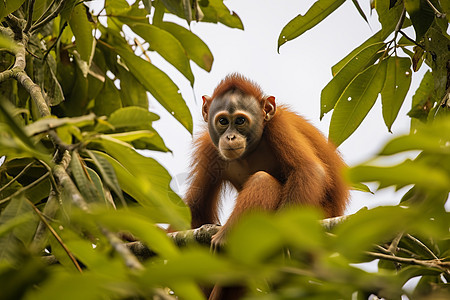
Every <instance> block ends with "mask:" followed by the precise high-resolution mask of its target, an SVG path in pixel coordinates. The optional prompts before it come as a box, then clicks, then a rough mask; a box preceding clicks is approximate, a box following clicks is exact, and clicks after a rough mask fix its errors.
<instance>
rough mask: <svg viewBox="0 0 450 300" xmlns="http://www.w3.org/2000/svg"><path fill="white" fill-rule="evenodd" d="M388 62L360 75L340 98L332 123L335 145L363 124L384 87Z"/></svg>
mask: <svg viewBox="0 0 450 300" xmlns="http://www.w3.org/2000/svg"><path fill="white" fill-rule="evenodd" d="M386 65H387V62H386V60H383V61H381V62H380V63H379V64H376V65H373V66H371V67H369V68H368V69H366V70H365V71H364V72H362V73H360V74H359V75H358V76H356V77H355V79H353V80H352V82H351V83H350V84H349V86H348V87H347V88H346V89H345V91H344V93H343V94H342V96H341V97H340V98H339V100H338V102H337V104H336V108H335V109H334V112H333V116H332V117H331V123H330V134H329V138H330V140H332V141H333V142H334V143H335V145H340V144H341V143H342V142H343V141H345V140H346V139H347V138H348V137H349V136H350V135H351V134H352V133H353V132H354V131H355V130H356V129H357V128H358V127H359V125H360V124H361V122H362V121H363V120H364V118H365V117H366V115H367V113H368V112H369V111H370V109H371V108H372V106H373V105H374V104H375V101H376V100H377V97H378V93H380V92H381V89H382V88H383V85H384V79H385V76H386Z"/></svg>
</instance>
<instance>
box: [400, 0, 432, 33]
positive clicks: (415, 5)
mask: <svg viewBox="0 0 450 300" xmlns="http://www.w3.org/2000/svg"><path fill="white" fill-rule="evenodd" d="M404 2H405V8H406V11H407V12H408V15H409V17H410V19H411V22H412V24H413V27H414V31H415V32H416V42H419V41H420V40H421V39H422V37H423V36H424V35H425V33H426V32H427V31H428V28H430V26H431V23H433V20H434V11H433V9H432V8H431V7H430V5H429V4H428V2H427V0H405V1H404Z"/></svg>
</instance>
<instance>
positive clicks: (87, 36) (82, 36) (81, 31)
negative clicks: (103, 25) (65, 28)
mask: <svg viewBox="0 0 450 300" xmlns="http://www.w3.org/2000/svg"><path fill="white" fill-rule="evenodd" d="M86 13H87V7H86V6H85V5H84V4H80V5H77V6H75V8H74V9H73V12H72V16H71V17H70V20H69V25H70V28H71V29H72V32H73V34H74V35H75V42H76V46H77V50H78V52H79V53H80V57H81V59H82V60H83V61H85V62H86V63H87V64H88V65H90V63H91V60H92V57H93V56H94V43H95V40H94V36H93V35H92V29H93V28H92V25H91V23H90V22H89V20H88V17H87V14H86Z"/></svg>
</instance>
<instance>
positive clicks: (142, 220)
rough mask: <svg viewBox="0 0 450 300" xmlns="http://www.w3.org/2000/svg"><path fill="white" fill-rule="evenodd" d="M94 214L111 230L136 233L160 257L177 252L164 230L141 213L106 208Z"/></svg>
mask: <svg viewBox="0 0 450 300" xmlns="http://www.w3.org/2000/svg"><path fill="white" fill-rule="evenodd" d="M94 214H95V213H94ZM95 216H96V219H97V220H98V221H99V222H100V223H101V224H102V225H104V226H107V227H108V228H110V229H112V230H116V231H119V230H126V231H129V232H131V233H132V234H133V235H136V236H137V237H139V239H140V240H141V241H142V242H144V243H145V244H146V245H149V247H150V248H151V249H152V250H153V251H155V252H156V253H157V254H158V255H159V256H161V257H165V258H170V257H172V256H175V255H177V254H178V251H179V250H178V249H177V248H176V246H175V245H174V243H173V242H172V241H171V240H170V239H169V238H168V237H167V235H166V233H165V232H164V230H161V229H160V228H158V227H157V226H156V224H154V223H152V222H150V221H149V220H148V218H146V217H145V216H143V215H141V214H138V213H135V212H133V211H130V210H120V211H111V210H107V211H105V212H103V213H99V214H95Z"/></svg>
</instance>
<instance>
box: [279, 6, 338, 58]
mask: <svg viewBox="0 0 450 300" xmlns="http://www.w3.org/2000/svg"><path fill="white" fill-rule="evenodd" d="M344 2H345V0H318V1H316V2H315V3H314V4H313V5H312V6H311V8H310V9H309V10H308V11H307V12H306V14H305V15H304V16H302V15H298V16H297V17H295V18H294V19H292V20H291V21H289V23H288V24H287V25H286V26H284V28H283V29H282V30H281V33H280V35H279V36H278V51H279V50H280V46H281V45H283V44H284V43H286V42H287V41H290V40H293V39H295V38H296V37H298V36H299V35H301V34H303V33H304V32H305V31H307V30H309V29H311V28H313V27H314V26H316V25H317V24H319V23H320V22H321V21H322V20H324V19H325V18H326V17H328V16H329V15H330V14H331V13H332V12H334V11H335V10H336V9H337V8H338V7H339V6H341V5H342V4H343V3H344Z"/></svg>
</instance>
